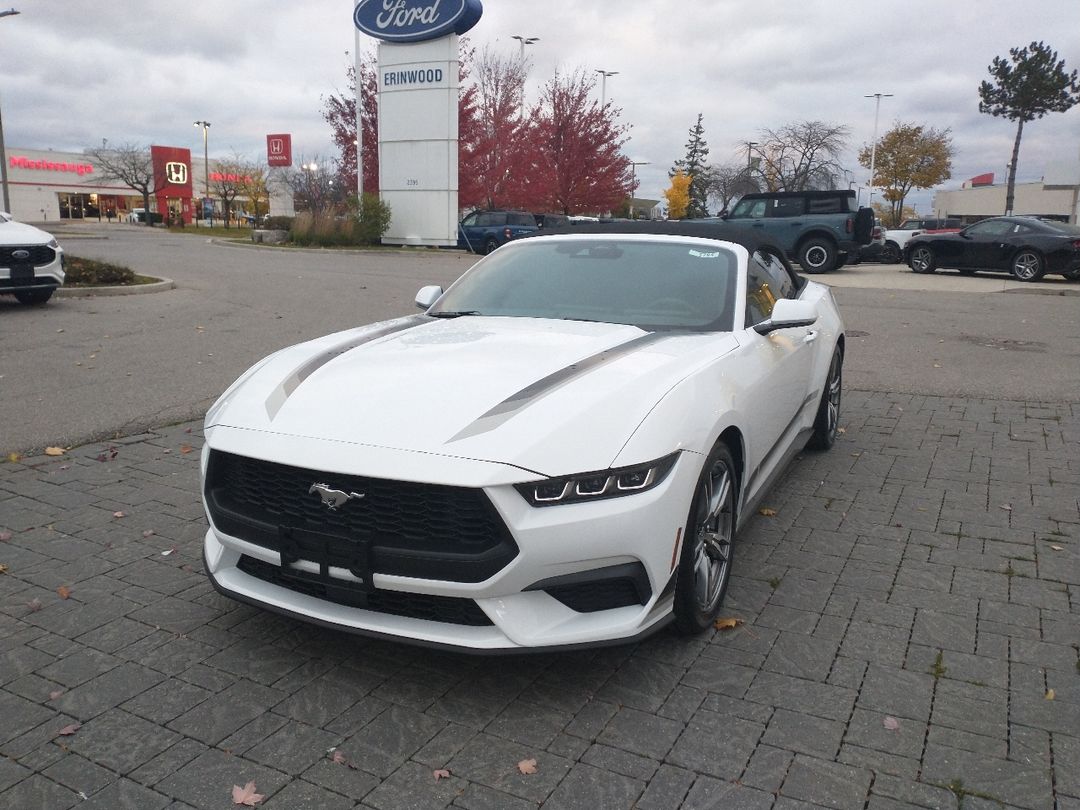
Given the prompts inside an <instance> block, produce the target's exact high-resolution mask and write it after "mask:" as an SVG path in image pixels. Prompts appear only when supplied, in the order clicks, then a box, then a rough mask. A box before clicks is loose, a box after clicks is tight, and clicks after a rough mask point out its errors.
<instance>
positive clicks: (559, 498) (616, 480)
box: [514, 451, 679, 506]
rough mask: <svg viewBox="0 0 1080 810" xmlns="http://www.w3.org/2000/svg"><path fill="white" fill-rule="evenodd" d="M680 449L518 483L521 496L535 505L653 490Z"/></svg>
mask: <svg viewBox="0 0 1080 810" xmlns="http://www.w3.org/2000/svg"><path fill="white" fill-rule="evenodd" d="M678 457H679V451H675V452H674V453H671V454H670V455H667V456H664V457H663V458H660V459H657V460H656V461H649V462H646V463H644V464H635V465H633V466H631V467H615V468H612V469H610V470H598V471H596V472H588V473H579V474H578V475H564V476H561V477H559V478H548V479H546V480H544V481H531V482H529V483H527V484H515V485H514V486H515V488H516V489H517V491H518V492H520V493H521V496H522V497H523V498H524V499H525V500H527V501H528V502H529V503H530V504H532V505H533V506H556V505H559V504H564V503H581V502H583V501H595V500H599V499H600V498H619V497H622V496H623V495H634V494H635V493H638V492H645V491H646V490H650V489H652V488H653V487H655V486H656V485H657V484H659V483H660V482H661V481H663V480H664V479H665V478H666V477H667V474H668V473H669V472H671V468H672V467H674V466H675V459H677V458H678Z"/></svg>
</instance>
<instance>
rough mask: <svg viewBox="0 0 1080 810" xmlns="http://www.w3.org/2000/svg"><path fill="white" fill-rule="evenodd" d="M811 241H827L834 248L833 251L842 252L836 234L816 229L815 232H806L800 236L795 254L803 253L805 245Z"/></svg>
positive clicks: (796, 243) (796, 242)
mask: <svg viewBox="0 0 1080 810" xmlns="http://www.w3.org/2000/svg"><path fill="white" fill-rule="evenodd" d="M811 239H825V240H827V241H828V242H829V243H830V244H832V246H833V250H835V251H836V252H837V253H839V252H840V242H839V241H838V240H837V238H836V234H835V233H833V232H832V231H830V230H822V229H820V228H814V229H813V230H809V231H806V232H805V233H801V234H799V238H798V239H797V240H796V241H795V254H796V255H798V254H799V253H801V252H802V249H803V245H805V244H806V243H807V242H808V241H810V240H811Z"/></svg>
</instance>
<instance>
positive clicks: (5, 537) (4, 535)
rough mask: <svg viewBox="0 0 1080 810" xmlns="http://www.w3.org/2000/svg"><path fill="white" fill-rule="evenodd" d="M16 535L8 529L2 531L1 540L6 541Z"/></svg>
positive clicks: (0, 533)
mask: <svg viewBox="0 0 1080 810" xmlns="http://www.w3.org/2000/svg"><path fill="white" fill-rule="evenodd" d="M14 536H15V535H13V534H12V533H11V532H8V531H3V532H0V542H2V543H6V542H7V541H8V540H10V539H11V538H12V537H14Z"/></svg>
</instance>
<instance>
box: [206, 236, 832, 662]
mask: <svg viewBox="0 0 1080 810" xmlns="http://www.w3.org/2000/svg"><path fill="white" fill-rule="evenodd" d="M416 303H417V304H418V305H419V306H420V307H421V308H422V309H424V312H423V314H417V315H413V316H410V317H404V318H399V319H396V320H391V321H384V322H382V323H376V324H372V325H370V326H363V327H360V328H357V329H351V330H349V331H346V332H340V333H337V334H334V335H329V336H327V337H324V338H320V339H318V340H313V341H310V342H307V343H303V344H300V345H298V346H292V347H290V348H287V349H283V350H281V351H279V352H277V353H276V354H273V355H271V356H270V357H267V358H266V359H265V360H263V361H261V362H260V363H258V364H256V365H255V366H254V367H253V368H251V369H250V370H248V371H247V372H246V373H245V374H244V375H243V376H242V377H241V378H240V379H239V380H237V381H236V382H235V383H234V384H233V385H232V386H231V387H230V388H229V389H228V390H227V391H226V392H225V393H224V394H223V395H222V396H221V398H220V399H219V400H218V401H217V402H216V403H215V404H214V406H213V407H212V408H211V409H210V410H209V412H208V413H207V416H206V444H205V447H204V449H203V457H202V473H203V497H204V502H205V506H206V514H207V517H208V519H209V522H210V528H209V531H207V533H206V539H205V546H204V555H205V562H206V570H207V572H208V573H209V576H210V578H211V580H212V581H213V584H214V586H215V587H216V588H217V589H218V590H219V591H221V592H222V593H224V594H226V595H228V596H230V597H233V598H235V599H238V600H241V601H244V602H248V603H251V604H254V605H258V606H260V607H264V608H267V609H270V610H274V611H278V612H281V613H284V614H287V615H290V616H295V617H297V618H300V619H304V620H307V621H311V622H315V623H318V624H321V625H324V626H327V627H332V628H337V629H340V630H349V631H354V632H358V633H363V634H367V635H375V636H381V637H383V638H390V639H398V640H402V641H408V642H412V643H421V644H429V645H436V646H443V647H451V648H456V649H465V650H472V651H519V650H528V649H537V648H539V649H546V650H550V649H555V648H560V647H567V646H572V645H580V644H602V643H612V642H618V641H627V640H632V639H636V638H639V637H641V636H643V635H645V634H648V633H650V632H653V631H655V630H657V629H658V628H660V627H662V626H664V625H666V624H668V623H669V622H674V626H675V628H676V629H677V630H679V631H681V632H684V633H694V632H699V631H702V630H705V629H706V628H708V627H709V626H710V625H711V623H712V621H713V619H714V617H715V615H716V613H717V610H718V608H719V607H720V604H721V602H722V600H723V598H724V592H725V590H726V589H727V585H728V581H729V579H730V577H731V565H732V551H733V546H734V545H736V541H735V537H736V532H737V530H738V529H739V527H740V525H742V524H743V523H744V522H745V521H746V519H747V518H748V517H749V516H750V515H752V514H753V511H754V510H755V508H756V507H755V505H756V504H758V503H759V502H760V500H761V497H762V496H763V495H764V494H765V493H766V492H767V490H768V487H769V485H770V483H771V482H772V481H773V480H774V479H775V478H776V476H777V475H778V474H779V473H781V472H782V471H783V469H784V467H785V465H786V464H787V462H788V461H789V460H790V459H791V457H792V456H793V455H794V454H796V453H798V452H799V451H801V450H802V449H803V447H804V446H806V444H807V442H809V443H810V445H811V446H812V447H815V448H819V449H827V448H828V447H830V446H831V445H832V444H833V442H834V440H835V438H836V432H837V418H838V415H839V408H840V392H841V366H842V363H843V357H844V335H843V325H842V323H841V319H840V316H839V314H838V312H837V309H836V306H835V304H834V302H833V299H832V295H831V294H830V292H829V289H828V288H827V287H824V286H822V285H820V284H818V283H815V282H812V281H808V280H806V279H804V278H801V277H799V276H798V275H796V274H795V273H794V272H793V271H792V269H791V266H790V265H789V264H788V262H787V260H786V258H784V254H783V252H782V251H781V250H780V249H779V248H777V247H776V246H775V245H774V244H772V243H770V242H768V241H766V240H765V239H763V238H762V237H761V236H760V235H758V234H755V233H752V232H747V231H741V230H737V229H733V228H731V227H729V226H725V225H713V224H695V223H685V224H679V223H623V224H608V225H605V224H597V225H582V226H575V227H573V228H570V229H568V230H567V231H566V232H563V233H548V232H546V231H545V232H543V234H542V235H536V236H530V237H526V238H524V239H519V240H515V241H512V242H510V243H508V244H507V245H505V246H503V247H500V248H499V249H498V250H496V251H494V252H493V253H492V254H491V255H490V256H488V257H486V258H484V259H483V260H481V261H480V262H478V263H477V264H476V265H475V266H474V267H473V268H472V269H471V270H469V271H468V272H467V273H465V274H464V275H463V276H462V277H461V278H460V279H458V281H457V282H455V283H454V284H453V285H452V286H451V287H450V288H449V289H448V290H446V291H445V292H443V290H442V289H441V288H439V287H425V288H424V289H422V290H420V292H419V294H418V295H417V298H416Z"/></svg>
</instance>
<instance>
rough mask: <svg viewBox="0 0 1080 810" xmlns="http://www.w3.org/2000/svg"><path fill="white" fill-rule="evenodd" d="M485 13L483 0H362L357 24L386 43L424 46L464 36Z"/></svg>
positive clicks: (359, 5) (357, 14) (354, 14)
mask: <svg viewBox="0 0 1080 810" xmlns="http://www.w3.org/2000/svg"><path fill="white" fill-rule="evenodd" d="M483 12H484V7H483V6H482V5H481V3H480V0H360V2H359V3H357V5H356V10H355V11H354V12H353V21H354V22H355V23H356V27H357V28H359V29H360V30H361V31H363V32H364V33H365V34H367V35H368V36H372V37H375V39H381V40H383V41H384V42H422V41H424V40H426V39H438V38H439V37H445V36H447V35H448V34H464V33H465V32H466V31H468V30H469V29H470V28H472V27H473V26H474V25H476V23H477V22H478V21H479V20H480V15H481V14H482V13H483Z"/></svg>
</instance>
